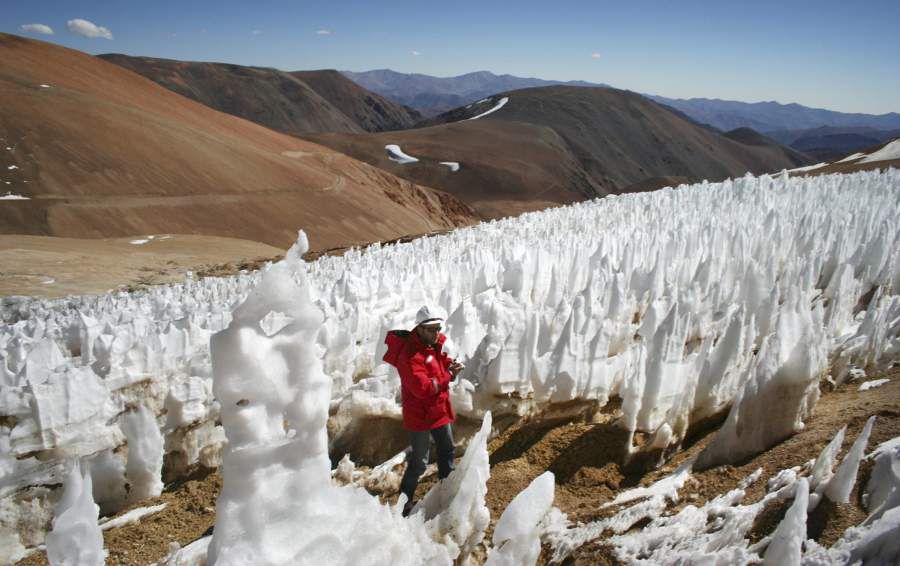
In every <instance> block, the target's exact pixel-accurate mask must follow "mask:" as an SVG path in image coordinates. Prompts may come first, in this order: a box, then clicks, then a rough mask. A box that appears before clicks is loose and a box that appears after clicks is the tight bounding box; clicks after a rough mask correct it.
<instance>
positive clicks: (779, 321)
mask: <svg viewBox="0 0 900 566" xmlns="http://www.w3.org/2000/svg"><path fill="white" fill-rule="evenodd" d="M898 223H900V172H898V171H897V170H894V169H888V170H885V171H871V172H860V173H854V174H847V175H840V174H834V175H823V176H819V177H809V178H806V177H802V178H801V177H793V178H792V177H789V176H788V175H787V174H785V173H782V174H778V175H773V176H769V175H763V176H760V177H753V176H750V175H748V176H745V177H742V178H738V179H733V180H727V181H724V182H721V183H708V182H703V183H697V184H694V185H690V186H680V187H678V188H667V189H663V190H660V191H655V192H652V193H642V194H633V195H621V196H612V197H608V198H604V199H601V200H596V201H590V202H583V203H578V204H574V205H570V206H565V207H559V208H555V209H550V210H545V211H542V212H535V213H526V214H523V215H521V216H519V217H517V218H509V219H504V220H498V221H492V222H487V223H483V224H480V225H477V226H473V227H470V228H465V229H460V230H456V231H453V232H451V233H448V234H445V235H438V236H433V237H428V238H423V239H418V240H415V241H412V242H408V243H401V244H394V245H381V244H374V245H371V246H368V247H367V248H365V249H353V250H350V251H348V252H347V253H346V254H344V255H343V256H341V257H330V256H324V257H321V258H319V259H318V260H316V261H315V262H311V263H303V262H295V263H294V264H293V266H292V267H291V268H290V269H288V273H287V274H283V275H284V276H283V277H281V283H279V284H278V285H277V286H275V287H273V288H272V289H274V291H272V292H275V291H277V292H281V290H282V289H290V290H293V289H294V287H291V285H294V286H297V287H299V288H302V289H303V292H304V293H305V294H306V296H307V297H308V303H305V305H306V306H304V307H303V313H307V314H303V315H302V316H301V318H303V317H306V316H313V315H312V314H308V313H312V312H315V313H317V314H316V315H315V316H316V317H320V319H318V318H317V320H318V321H319V322H318V323H317V325H316V328H315V330H313V329H312V327H310V329H309V331H308V332H307V334H306V338H305V339H306V340H307V341H308V347H309V348H310V350H311V352H313V353H314V355H313V353H310V354H309V356H310V358H309V359H312V358H315V360H318V361H316V362H315V363H317V364H321V369H320V370H317V371H321V375H322V376H323V381H322V386H321V387H322V389H323V390H325V389H327V390H328V392H329V393H328V394H327V395H326V397H327V399H325V405H326V414H325V417H326V420H327V421H328V432H329V436H328V437H327V438H325V437H323V438H324V440H320V441H317V442H325V443H326V445H325V447H324V450H325V451H326V454H327V450H328V448H329V447H330V446H333V445H334V444H335V443H336V442H337V441H338V440H339V439H340V438H341V436H342V435H344V434H347V435H350V434H356V433H357V432H358V431H359V430H362V429H363V428H364V427H365V426H366V424H367V423H369V422H371V421H372V419H375V418H377V419H381V420H382V421H384V420H388V421H392V422H396V423H397V425H396V427H397V430H399V415H400V410H399V404H398V392H399V378H398V376H397V375H396V372H395V371H394V370H393V369H392V368H390V367H389V366H387V365H385V364H383V363H381V362H380V360H381V355H382V354H383V347H384V346H383V343H382V341H383V337H384V335H385V333H386V331H387V330H390V329H393V328H404V327H409V326H410V325H411V321H412V319H413V315H414V313H415V311H416V310H417V309H418V308H419V307H420V306H421V304H422V303H424V302H433V303H437V304H439V305H440V306H442V307H443V308H445V309H446V310H447V312H448V313H450V316H449V318H448V320H447V323H446V333H447V335H448V343H447V345H446V348H447V350H448V351H449V352H450V353H451V354H452V355H454V356H457V357H459V358H460V359H461V361H463V362H464V364H465V366H466V368H465V370H464V371H463V372H462V374H461V375H460V378H459V379H458V380H457V382H456V383H455V384H454V386H453V388H452V390H451V395H452V399H453V402H454V406H455V407H456V409H457V412H458V414H459V415H460V416H461V418H462V419H464V420H469V421H471V422H473V423H481V422H483V420H484V419H485V418H486V417H487V416H488V415H489V414H492V415H493V416H494V419H495V421H497V419H498V417H499V416H503V415H519V416H521V415H528V414H533V413H538V412H540V411H542V410H543V409H545V408H546V407H548V406H549V405H551V404H554V403H562V402H568V401H573V400H589V401H593V402H596V405H597V406H598V407H600V408H602V407H604V406H606V405H610V406H614V404H613V403H612V402H613V401H614V400H615V401H617V402H619V403H620V405H621V408H620V409H618V410H617V413H616V419H615V426H617V427H620V428H622V429H624V430H625V431H626V432H627V435H625V438H626V441H625V446H623V454H624V455H625V456H624V457H625V458H627V459H633V458H638V457H639V456H641V455H642V454H643V453H647V452H651V453H652V455H653V456H654V457H653V458H652V459H651V460H652V461H659V460H658V459H657V458H659V459H662V458H664V457H665V455H666V454H671V453H673V452H674V451H676V450H678V448H679V447H680V444H681V442H682V441H683V439H684V438H685V437H686V435H687V434H688V432H689V431H690V430H691V429H692V427H697V426H702V425H703V424H704V423H706V422H709V421H710V420H711V419H713V420H714V419H718V418H725V425H724V426H723V428H722V430H721V431H720V433H719V437H718V438H717V439H716V440H715V441H714V442H713V444H712V445H711V447H710V448H709V451H708V452H707V453H704V454H703V455H702V456H701V460H702V461H701V462H698V463H699V464H706V465H713V464H714V463H727V462H730V461H734V460H735V459H740V458H742V457H745V456H746V455H747V453H748V451H750V452H753V451H760V450H764V449H766V448H767V447H769V446H772V445H773V444H775V443H777V442H779V441H780V440H782V439H783V438H785V437H786V436H789V435H791V434H793V433H795V432H797V431H799V430H801V429H802V427H803V421H804V419H806V418H807V417H808V416H809V413H810V411H811V410H812V408H813V407H814V405H815V402H816V398H817V395H818V387H819V385H820V384H821V383H822V382H823V381H825V382H831V383H833V384H841V383H844V382H846V381H849V380H852V379H854V378H855V376H858V375H861V374H872V373H874V372H877V371H878V370H880V369H884V368H885V367H888V366H889V365H890V364H891V363H893V362H894V361H895V360H897V359H898V356H900V229H898V228H900V226H898ZM278 265H279V264H276V265H272V266H268V267H267V268H265V269H263V270H262V271H260V272H254V273H239V274H237V275H235V276H233V277H227V278H204V279H198V278H195V277H188V278H187V279H186V280H185V281H184V282H183V283H181V284H177V285H166V286H160V287H154V288H151V289H148V290H146V291H142V292H137V293H131V294H129V293H124V292H119V293H112V294H107V295H100V296H80V297H67V298H63V299H55V300H42V299H36V298H28V297H5V298H3V299H2V306H0V321H2V324H0V362H2V363H0V386H2V387H0V448H2V450H0V510H2V511H0V533H2V536H0V541H3V542H2V545H0V546H2V549H0V557H9V556H13V555H14V552H18V550H10V549H21V548H22V547H34V546H36V545H37V544H40V543H41V542H43V540H44V536H45V533H46V530H47V529H48V528H49V524H50V520H51V519H52V505H51V504H50V489H49V487H48V486H55V485H57V484H60V483H62V482H63V479H64V478H65V477H66V476H67V475H68V474H69V473H70V471H71V461H72V459H74V458H83V459H85V460H86V462H87V463H86V464H85V465H87V466H90V469H91V472H92V473H94V474H105V477H107V478H110V479H109V480H108V481H104V484H105V485H104V491H105V493H104V494H103V498H102V499H103V500H102V501H100V499H99V498H98V502H99V503H100V504H101V506H102V507H103V510H104V513H108V512H114V511H115V510H116V509H117V508H121V507H122V506H124V505H125V504H126V503H127V498H126V497H124V496H123V493H124V491H123V490H124V483H125V482H127V481H128V479H127V478H129V477H130V478H141V479H140V480H139V483H140V485H141V486H142V487H141V490H142V493H146V494H152V493H154V492H156V490H157V489H158V487H159V485H160V484H159V483H158V482H160V481H162V480H161V479H160V474H162V473H164V474H169V475H170V476H171V477H177V475H178V474H180V473H184V472H185V471H186V470H188V469H189V468H190V467H191V466H195V465H204V466H209V467H215V466H219V465H220V464H222V462H223V458H225V457H227V454H228V452H227V451H226V450H225V446H226V444H227V443H226V436H227V432H226V430H225V427H223V426H222V425H218V424H217V422H218V421H219V420H221V421H222V422H223V423H227V421H228V419H230V418H231V417H229V416H226V415H229V414H233V411H234V406H229V407H227V408H225V407H224V405H223V403H224V402H226V401H225V399H227V403H230V404H231V405H234V404H235V403H237V402H238V401H240V400H241V398H236V399H234V398H232V397H233V395H232V396H229V395H231V394H230V393H229V394H226V393H224V392H223V391H224V390H222V389H221V387H223V386H222V385H219V384H218V378H216V379H214V374H215V371H214V370H215V366H216V363H215V359H214V357H213V356H212V354H211V349H210V343H211V342H213V343H214V342H215V341H216V340H224V336H226V335H227V333H223V331H225V330H226V329H227V328H229V326H230V325H232V324H235V321H236V320H237V319H238V318H239V316H240V308H239V305H242V304H246V301H248V300H250V299H251V297H252V296H253V295H254V293H256V295H257V302H258V303H259V304H264V305H266V312H261V311H260V312H255V313H254V316H253V317H251V318H253V325H255V326H253V328H252V329H251V328H250V326H248V325H247V324H245V322H240V324H239V326H240V327H241V328H244V329H245V330H244V332H245V333H251V331H252V334H253V336H254V338H247V340H248V341H247V342H243V341H242V340H243V339H242V340H236V341H235V342H234V343H235V344H237V345H240V347H241V348H244V349H243V350H240V352H242V353H244V354H245V355H246V356H248V357H247V358H246V359H252V356H255V355H259V354H254V353H253V351H252V348H250V345H253V344H259V345H263V344H266V343H267V342H266V341H267V340H272V339H275V340H276V342H277V339H278V337H279V336H281V335H282V334H284V333H286V332H287V333H291V332H293V330H291V328H292V325H296V324H298V322H297V317H298V316H300V315H298V314H297V313H294V311H292V310H291V309H292V308H294V306H292V303H290V301H288V299H287V297H283V298H279V297H274V296H265V293H263V291H262V289H265V287H262V285H263V281H264V278H265V277H267V276H268V274H269V273H270V272H272V271H273V270H275V271H276V272H278V271H284V270H285V269H287V268H281V267H278ZM291 292H293V291H291ZM261 293H262V294H263V296H260V294H261ZM263 299H264V300H263ZM282 299H283V300H282ZM279 301H282V302H279ZM282 303H283V304H282ZM260 309H262V307H260ZM213 336H215V338H213ZM247 348H250V349H249V350H248V349H247ZM266 348H270V347H269V346H266ZM265 351H269V350H265ZM234 356H235V357H234V359H233V360H231V364H232V365H233V366H237V365H238V364H242V363H247V362H246V359H243V358H241V357H240V356H238V355H237V351H236V352H235V353H234ZM242 360H243V361H242ZM266 363H269V362H268V361H267V362H266ZM272 363H273V364H274V363H275V362H272ZM279 363H282V365H290V363H289V361H284V362H279ZM291 363H293V362H291ZM310 363H312V362H310ZM227 365H228V364H226V366H225V367H223V369H222V371H226V370H227ZM276 366H277V364H276ZM276 366H272V367H271V368H270V369H271V370H272V371H276V370H277V371H282V370H284V367H282V366H277V367H276ZM266 367H269V366H266ZM272 386H273V391H282V390H283V387H284V385H283V384H282V383H280V382H279V383H274V384H273V385H272ZM783 391H788V392H789V395H781V392H783ZM223 396H224V398H223ZM770 403H777V404H778V407H779V412H778V414H779V417H780V418H778V419H768V422H767V425H766V426H765V427H756V428H753V427H748V426H746V425H745V423H746V422H748V421H752V420H753V419H754V415H758V414H759V413H760V411H761V410H763V408H764V407H766V406H767V404H770ZM254 410H259V409H258V408H255V409H254ZM137 415H140V418H139V419H138V416H137ZM320 416H321V415H320ZM488 418H489V417H488ZM254 419H256V420H258V422H263V421H264V422H266V423H267V424H266V425H265V427H264V428H263V429H261V430H255V429H254V431H248V432H247V433H246V434H248V435H250V436H251V437H253V435H262V437H264V438H269V437H271V436H272V435H276V436H277V435H281V434H283V428H284V427H283V424H282V423H281V422H280V421H278V419H277V418H276V417H275V416H273V415H269V416H268V417H266V418H263V417H260V416H255V417H254ZM151 425H154V426H151ZM151 428H155V429H157V431H158V434H159V437H158V438H157V437H153V435H152V434H150V429H151ZM297 430H298V434H299V433H300V429H297ZM135 431H146V432H147V435H148V438H147V439H146V442H147V444H146V446H143V445H142V443H144V442H145V440H137V438H138V436H143V435H142V433H140V432H139V433H138V434H135ZM316 434H319V433H316ZM151 437H152V438H151ZM644 438H647V439H651V440H650V441H644V440H643V439H644ZM248 441H249V440H248ZM228 442H230V443H231V445H232V446H233V445H234V440H232V439H231V438H230V437H229V440H228ZM129 444H134V445H135V446H134V449H133V450H132V449H130V448H129ZM317 447H318V449H321V448H322V446H321V445H318V444H317ZM394 454H395V452H391V453H388V454H384V455H382V456H383V457H382V458H380V459H379V460H378V461H376V462H370V463H371V464H376V463H379V462H380V461H384V460H387V459H388V458H390V457H391V456H393V455H394ZM353 456H354V458H356V455H353ZM88 461H89V462H88ZM160 461H162V465H161V466H160ZM318 465H319V466H320V467H321V465H322V462H321V461H319V463H318ZM224 466H225V468H226V469H227V468H228V467H229V465H228V464H227V463H225V464H224ZM854 469H855V467H854ZM351 475H352V474H351ZM847 475H848V476H849V475H850V474H849V472H848V474H847ZM853 475H855V474H853ZM810 487H812V486H810ZM835 489H837V488H835ZM470 508H471V509H475V507H471V506H470ZM884 515H885V516H893V515H891V512H890V510H887V511H886V512H885V513H884ZM385 516H387V515H385ZM41 525H43V527H41ZM476 531H477V529H476ZM472 534H473V535H474V536H475V537H476V538H477V532H475V533H472ZM467 540H469V537H468V536H467V537H466V539H465V540H460V541H458V542H457V543H456V544H457V545H458V546H459V548H467V547H468V546H467V545H468V544H469V543H467V542H466V541H467ZM473 540H474V539H473ZM217 544H218V543H216V544H213V545H212V546H211V548H212V549H215V548H218V546H217ZM4 553H5V554H4Z"/></svg>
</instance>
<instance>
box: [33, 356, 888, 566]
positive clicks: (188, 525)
mask: <svg viewBox="0 0 900 566" xmlns="http://www.w3.org/2000/svg"><path fill="white" fill-rule="evenodd" d="M877 377H887V378H890V380H891V381H890V382H889V383H887V384H885V385H883V386H881V387H877V388H875V389H871V390H869V391H862V392H861V391H859V390H858V389H859V382H854V383H849V384H845V385H843V386H841V387H839V388H838V389H837V390H835V391H824V392H823V395H822V397H821V399H820V400H819V403H818V404H817V405H816V408H815V411H814V413H813V415H812V416H811V417H810V418H808V419H807V421H806V428H805V429H804V430H803V431H802V432H800V433H798V434H796V435H794V436H792V437H790V438H788V439H786V440H784V441H783V442H781V443H779V444H777V445H775V446H774V447H772V448H771V449H769V450H768V451H766V452H764V453H762V454H759V455H757V456H755V457H753V458H751V459H748V460H747V461H746V462H741V463H739V464H737V465H728V466H717V467H714V468H711V469H709V470H705V471H702V472H697V473H695V474H694V475H693V477H692V478H691V479H690V480H689V481H688V482H687V484H686V485H685V487H684V489H683V490H682V492H681V496H682V497H681V502H680V503H679V504H677V505H673V506H672V507H671V508H670V509H669V510H668V511H667V513H675V512H677V511H678V510H680V509H681V508H682V507H683V506H684V505H686V504H688V503H690V504H693V505H698V506H699V505H702V504H703V503H705V502H706V501H707V500H709V499H711V498H713V497H715V496H717V495H719V494H722V493H724V492H726V491H728V490H730V489H733V488H735V487H736V486H737V484H738V483H739V482H740V481H741V480H742V479H743V478H745V477H746V476H748V475H750V474H751V473H752V472H753V471H755V470H756V469H757V468H762V469H763V475H762V477H761V478H760V479H759V480H757V481H756V482H755V483H753V484H752V485H751V486H750V488H749V489H748V490H747V497H746V498H745V500H744V503H749V502H753V501H758V500H759V499H761V498H762V497H763V495H765V485H766V481H767V480H768V479H769V478H770V477H772V476H774V475H775V474H776V473H777V472H778V471H780V470H783V469H785V468H790V467H792V466H797V465H801V464H803V463H805V462H807V461H809V460H811V459H813V458H815V457H816V456H817V455H818V454H819V452H820V451H821V449H822V448H823V447H824V446H825V444H827V443H828V442H829V441H830V440H831V439H832V438H833V437H834V434H835V433H836V432H837V431H838V430H839V429H840V428H841V427H842V426H844V425H845V424H846V425H848V426H847V434H846V436H845V438H844V445H843V450H842V452H841V456H840V457H843V454H844V453H845V451H846V450H847V449H849V447H850V444H852V443H853V441H854V440H855V439H856V436H857V435H858V434H859V432H860V431H861V430H862V427H863V425H864V424H865V421H866V419H867V418H868V417H869V416H871V415H876V416H877V417H876V420H875V425H874V428H873V429H872V435H871V437H870V439H869V444H868V447H869V449H870V450H871V449H872V448H873V447H875V446H876V445H877V444H879V443H881V442H884V441H886V440H889V439H890V438H893V437H895V436H898V435H900V367H895V368H894V369H892V370H889V371H888V372H886V373H885V374H884V375H883V376H870V377H869V378H866V379H867V380H869V379H875V378H877ZM614 408H615V407H613V409H614ZM592 409H593V407H591V406H590V405H588V404H579V405H571V406H565V407H557V408H554V409H553V411H552V412H548V413H546V414H544V415H541V416H539V417H535V418H531V419H527V420H523V421H520V422H518V423H516V424H514V425H512V426H510V427H509V428H507V429H506V430H505V431H504V432H503V433H501V434H500V435H498V436H497V437H496V438H494V439H493V440H492V441H491V442H490V444H489V447H488V449H489V451H490V453H491V477H490V479H489V480H488V491H487V506H488V507H489V509H490V511H491V519H492V521H491V526H490V527H489V531H488V534H487V536H486V540H489V539H490V534H491V532H492V529H493V524H494V522H496V520H497V519H498V518H499V517H500V514H501V513H502V512H503V510H504V509H505V508H506V506H507V505H508V504H509V502H510V501H511V500H512V498H513V497H515V495H516V494H518V493H519V492H520V491H521V490H522V489H524V488H525V487H527V486H528V484H529V483H530V482H531V481H532V480H533V479H534V478H536V477H537V476H538V475H540V474H541V473H543V472H544V471H545V470H551V471H553V472H554V474H555V476H556V499H555V501H554V504H555V505H556V506H557V507H559V508H560V509H561V510H562V511H564V512H565V513H566V514H567V515H568V516H569V519H570V520H572V521H578V522H587V521H592V520H595V519H598V518H601V517H602V516H604V515H605V514H608V513H609V511H608V510H604V511H601V510H600V505H601V504H603V503H605V502H607V501H610V500H611V499H613V498H614V497H615V496H616V494H617V493H619V492H620V491H622V490H625V489H628V488H631V487H635V486H637V485H648V484H650V483H653V482H654V481H656V480H659V479H660V478H662V477H664V476H665V475H668V474H670V473H672V471H673V470H674V469H675V468H677V467H678V466H679V465H680V464H681V463H683V462H684V461H685V460H687V459H689V458H693V457H695V456H696V455H697V454H699V452H700V451H701V450H702V449H703V448H704V447H705V446H706V445H707V444H708V443H709V441H710V440H711V439H712V436H713V435H714V433H715V430H714V428H715V427H708V428H707V429H706V430H705V431H702V432H700V433H698V434H696V435H695V436H694V437H693V438H689V439H688V441H687V442H686V443H685V446H684V447H683V450H682V451H680V452H678V453H677V454H675V455H674V456H673V457H672V458H670V459H669V460H668V461H667V462H666V463H665V464H664V465H663V466H662V467H660V468H658V469H655V470H652V471H650V472H647V473H641V472H639V471H637V470H632V469H629V468H623V467H621V466H620V465H619V464H618V463H616V462H618V461H619V457H620V456H621V454H620V450H621V449H620V448H619V446H621V443H622V437H621V435H622V434H623V433H622V432H620V431H618V430H617V429H615V427H614V426H612V425H611V421H612V419H613V417H614V413H613V411H610V414H609V415H608V417H609V418H607V419H604V418H603V416H604V415H603V413H601V415H600V418H597V416H595V415H594V411H593V410H592ZM597 421H600V422H597ZM868 474H869V469H868V467H867V466H865V465H864V466H862V467H861V469H860V473H859V477H858V478H857V488H856V489H854V492H853V494H852V495H851V503H849V504H847V505H834V504H831V505H829V504H824V503H823V505H820V507H819V508H818V509H817V510H816V512H815V513H813V514H811V515H810V519H809V523H808V535H809V537H811V538H813V539H815V540H817V541H818V542H819V543H820V544H824V545H826V546H827V545H830V544H833V543H834V542H835V541H836V540H837V539H838V538H839V537H840V535H841V534H842V533H843V531H844V530H845V529H846V528H847V527H849V526H852V525H855V524H858V523H859V522H860V521H862V519H863V518H864V517H865V515H866V513H865V511H864V509H863V507H862V505H861V503H860V493H859V489H858V488H859V486H861V485H865V482H866V481H867V478H868ZM434 481H435V478H434V477H433V476H428V477H424V478H423V480H422V482H421V483H420V485H419V490H418V492H417V495H418V496H419V497H421V496H423V495H424V494H425V492H427V490H428V489H429V488H430V487H431V485H433V483H434ZM221 486H222V478H221V476H220V475H219V474H218V472H215V471H211V470H196V471H195V472H194V474H193V475H192V476H191V477H190V478H188V479H186V480H182V481H178V482H175V483H173V484H171V485H167V486H166V489H165V492H164V493H163V494H162V496H161V497H159V498H156V499H153V500H149V501H144V502H141V504H140V505H136V506H140V507H145V506H150V505H157V504H159V503H161V502H167V503H168V504H169V505H168V507H167V508H166V509H164V510H163V511H161V512H159V513H156V514H154V515H151V516H148V517H146V518H144V519H143V520H142V521H141V522H140V523H137V524H132V525H128V526H123V527H119V528H115V529H110V530H108V531H105V532H104V541H105V546H106V548H107V549H108V551H109V558H108V559H107V564H110V565H114V564H141V565H144V564H150V563H152V562H154V561H156V560H159V559H160V558H162V557H164V556H165V555H166V554H167V552H168V548H169V543H170V542H178V543H179V544H181V545H182V546H184V545H186V544H188V543H190V542H192V541H194V540H196V539H197V538H200V537H201V536H203V535H204V533H208V532H209V529H210V528H211V527H212V526H213V524H214V522H215V502H216V497H217V496H218V493H219V490H220V489H221ZM386 499H387V500H393V497H387V498H386ZM785 510H786V505H781V506H776V507H772V508H768V509H766V510H765V511H764V512H763V513H762V514H761V516H760V518H759V519H758V520H757V524H756V525H755V527H754V529H753V531H752V532H751V538H752V539H753V540H758V539H760V538H762V537H763V536H765V535H766V534H769V533H770V532H771V531H772V530H774V528H775V527H776V526H777V524H778V522H779V521H780V520H781V518H782V517H783V515H784V512H785ZM123 512H124V511H123ZM545 550H546V549H545ZM482 556H483V554H482ZM548 556H549V555H548V554H547V553H546V552H545V554H544V555H543V556H542V557H541V561H540V562H541V563H546V561H547V557H548ZM19 564H23V565H29V566H30V565H36V564H46V560H45V558H44V555H43V553H39V554H35V555H32V556H31V557H29V558H28V559H26V560H23V561H21V562H20V563H19ZM566 564H577V565H582V564H583V565H587V564H616V561H615V558H614V556H613V555H612V553H611V551H610V549H609V548H607V547H604V546H603V544H602V540H601V541H595V542H593V543H590V544H588V545H585V546H584V547H582V548H581V549H579V550H578V551H577V552H576V554H575V555H574V556H572V557H570V558H569V559H568V560H567V561H566Z"/></svg>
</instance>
